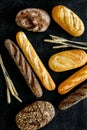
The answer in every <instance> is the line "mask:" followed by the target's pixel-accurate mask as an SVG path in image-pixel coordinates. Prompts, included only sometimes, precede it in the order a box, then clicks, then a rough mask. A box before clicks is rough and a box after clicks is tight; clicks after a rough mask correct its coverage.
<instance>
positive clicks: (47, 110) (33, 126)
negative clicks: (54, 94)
mask: <svg viewBox="0 0 87 130" xmlns="http://www.w3.org/2000/svg"><path fill="white" fill-rule="evenodd" d="M54 115H55V110H54V107H53V105H52V104H51V103H50V102H47V101H36V102H34V103H32V104H30V105H29V106H27V107H25V108H24V109H23V110H21V111H20V112H19V113H18V114H17V115H16V123H17V126H18V127H19V128H20V129H21V130H37V129H40V128H41V127H43V126H45V125H46V124H48V123H49V122H50V121H51V120H52V119H53V117H54Z"/></svg>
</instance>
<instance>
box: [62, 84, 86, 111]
mask: <svg viewBox="0 0 87 130" xmlns="http://www.w3.org/2000/svg"><path fill="white" fill-rule="evenodd" d="M85 98H87V84H85V85H83V86H82V87H80V88H79V89H77V90H76V91H75V92H73V93H71V94H70V95H69V96H68V97H67V98H65V99H64V100H63V101H61V102H60V104H59V109H60V110H66V109H68V108H70V107H72V106H74V105H75V104H77V103H78V102H80V101H81V100H83V99H85Z"/></svg>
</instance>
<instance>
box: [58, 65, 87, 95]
mask: <svg viewBox="0 0 87 130" xmlns="http://www.w3.org/2000/svg"><path fill="white" fill-rule="evenodd" d="M85 80H87V65H85V66H84V67H82V68H81V69H80V70H78V71H77V72H75V73H74V74H73V75H71V76H70V77H69V78H67V79H66V80H65V81H64V82H62V83H61V84H60V85H59V86H58V92H59V94H66V93H68V92H69V91H70V90H72V89H73V88H74V87H75V86H77V85H79V84H80V83H82V82H83V81H85Z"/></svg>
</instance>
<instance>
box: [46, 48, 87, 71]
mask: <svg viewBox="0 0 87 130" xmlns="http://www.w3.org/2000/svg"><path fill="white" fill-rule="evenodd" d="M85 63H87V54H86V52H85V51H83V50H80V49H74V50H68V51H62V52H59V53H56V54H54V55H52V56H51V57H50V59H49V61H48V65H49V67H50V68H51V69H52V70H53V71H55V72H63V71H67V70H72V69H75V68H78V67H81V66H83V65H84V64H85Z"/></svg>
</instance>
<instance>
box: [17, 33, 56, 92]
mask: <svg viewBox="0 0 87 130" xmlns="http://www.w3.org/2000/svg"><path fill="white" fill-rule="evenodd" d="M16 40H17V43H18V45H19V46H20V48H21V49H22V51H23V53H24V55H25V56H26V58H27V60H28V62H29V63H30V65H31V66H32V68H33V70H34V71H35V73H36V74H37V76H38V78H39V79H40V81H41V83H42V84H43V86H44V87H45V88H46V89H47V90H54V89H55V83H54V81H53V79H52V78H51V76H50V74H49V73H48V71H47V69H46V68H45V66H44V65H43V63H42V61H41V60H40V58H39V56H38V55H37V53H36V51H35V49H34V48H33V46H32V44H31V43H30V41H29V40H28V39H27V37H26V35H25V34H24V33H23V32H18V33H17V35H16Z"/></svg>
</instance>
